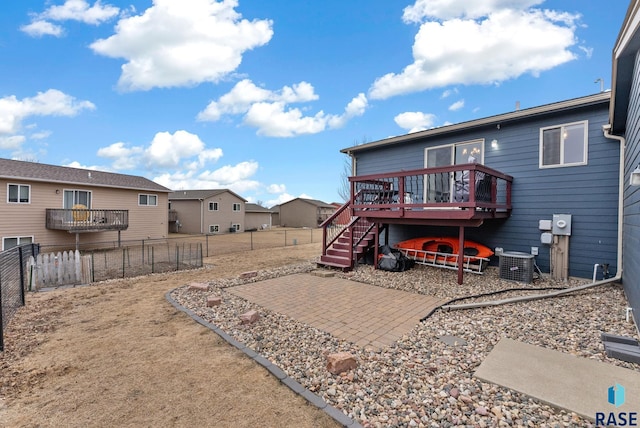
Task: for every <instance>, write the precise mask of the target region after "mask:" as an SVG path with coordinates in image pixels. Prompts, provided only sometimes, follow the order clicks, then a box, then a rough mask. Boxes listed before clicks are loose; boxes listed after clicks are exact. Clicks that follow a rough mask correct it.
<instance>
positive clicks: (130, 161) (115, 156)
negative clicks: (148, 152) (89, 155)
mask: <svg viewBox="0 0 640 428" xmlns="http://www.w3.org/2000/svg"><path fill="white" fill-rule="evenodd" d="M142 153H144V149H143V148H142V147H135V146H134V147H126V144H125V143H123V142H117V143H113V144H111V145H110V146H107V147H101V148H99V149H98V152H97V155H98V156H100V157H103V158H107V159H111V161H112V166H113V168H114V169H116V170H123V169H134V168H135V167H136V166H137V164H138V162H139V157H140V155H141V154H142Z"/></svg>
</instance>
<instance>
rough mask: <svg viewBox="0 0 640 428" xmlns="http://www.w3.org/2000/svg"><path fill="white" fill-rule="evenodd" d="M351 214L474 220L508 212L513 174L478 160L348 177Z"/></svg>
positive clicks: (410, 220)
mask: <svg viewBox="0 0 640 428" xmlns="http://www.w3.org/2000/svg"><path fill="white" fill-rule="evenodd" d="M349 181H350V182H351V201H350V203H351V207H352V210H353V212H352V213H353V215H354V216H355V217H365V218H367V219H368V220H369V221H371V222H380V223H394V224H398V223H400V224H415V225H451V226H479V225H480V224H482V222H484V221H485V220H488V219H494V218H505V217H509V216H510V215H511V184H512V182H513V177H511V176H509V175H506V174H503V173H501V172H499V171H496V170H494V169H491V168H488V167H485V166H483V165H478V164H465V165H454V166H448V167H441V168H427V169H419V170H412V171H400V172H393V173H387V174H375V175H366V176H356V177H350V178H349Z"/></svg>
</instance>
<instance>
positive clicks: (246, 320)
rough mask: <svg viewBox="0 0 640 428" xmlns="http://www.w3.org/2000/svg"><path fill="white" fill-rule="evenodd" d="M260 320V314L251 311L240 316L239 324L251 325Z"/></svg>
mask: <svg viewBox="0 0 640 428" xmlns="http://www.w3.org/2000/svg"><path fill="white" fill-rule="evenodd" d="M258 319H260V314H259V313H258V312H257V311H254V310H251V311H249V312H245V313H244V314H242V315H240V322H241V323H242V324H253V323H254V322H256V321H258Z"/></svg>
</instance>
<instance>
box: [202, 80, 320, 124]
mask: <svg viewBox="0 0 640 428" xmlns="http://www.w3.org/2000/svg"><path fill="white" fill-rule="evenodd" d="M317 99H318V96H317V95H316V94H315V93H314V89H313V86H311V85H310V84H309V83H307V82H300V83H297V84H294V85H293V86H292V87H290V86H284V87H283V88H282V89H280V90H279V91H269V90H267V89H263V88H260V87H258V86H256V85H255V84H254V83H253V82H252V81H251V80H249V79H244V80H241V81H240V82H238V83H236V85H235V86H234V87H233V88H232V89H231V91H229V92H228V93H226V94H225V95H223V96H221V97H220V98H219V99H218V101H212V102H211V103H209V105H208V106H207V107H206V108H205V109H204V110H203V111H202V112H200V113H199V114H198V120H203V121H212V122H215V121H217V120H219V119H220V117H221V116H222V115H224V114H242V113H246V112H247V111H248V110H249V109H250V108H251V106H252V105H253V104H256V103H259V102H265V101H270V102H283V103H296V102H307V101H314V100H317Z"/></svg>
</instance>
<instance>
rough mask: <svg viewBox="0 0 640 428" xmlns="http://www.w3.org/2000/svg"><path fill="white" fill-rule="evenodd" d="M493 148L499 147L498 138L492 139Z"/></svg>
mask: <svg viewBox="0 0 640 428" xmlns="http://www.w3.org/2000/svg"><path fill="white" fill-rule="evenodd" d="M491 148H492V149H497V148H498V140H492V141H491Z"/></svg>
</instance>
